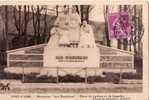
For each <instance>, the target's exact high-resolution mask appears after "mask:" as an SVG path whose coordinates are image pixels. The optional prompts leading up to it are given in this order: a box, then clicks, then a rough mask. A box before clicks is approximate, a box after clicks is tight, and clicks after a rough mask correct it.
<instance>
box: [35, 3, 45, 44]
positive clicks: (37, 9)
mask: <svg viewBox="0 0 149 100" xmlns="http://www.w3.org/2000/svg"><path fill="white" fill-rule="evenodd" d="M42 10H43V7H40V6H39V5H37V6H36V7H34V6H32V18H33V28H34V43H35V44H39V43H40V28H41V22H40V21H41V11H42Z"/></svg>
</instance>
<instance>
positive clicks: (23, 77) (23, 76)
mask: <svg viewBox="0 0 149 100" xmlns="http://www.w3.org/2000/svg"><path fill="white" fill-rule="evenodd" d="M24 80H25V75H24V67H23V68H22V83H24Z"/></svg>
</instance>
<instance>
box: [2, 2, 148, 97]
mask: <svg viewBox="0 0 149 100" xmlns="http://www.w3.org/2000/svg"><path fill="white" fill-rule="evenodd" d="M144 31H145V28H144V23H143V5H142V4H140V5H139V4H135V5H129V4H128V5H123V4H122V5H120V4H119V5H114V4H113V5H108V4H107V5H0V93H18V94H20V93H143V73H144V71H143V68H144V65H143V60H144V59H143V45H144V42H143V41H144V40H143V36H144ZM109 100H110V99H109ZM127 100H128V99H127Z"/></svg>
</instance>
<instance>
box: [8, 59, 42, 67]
mask: <svg viewBox="0 0 149 100" xmlns="http://www.w3.org/2000/svg"><path fill="white" fill-rule="evenodd" d="M30 66H32V67H42V66H43V61H33V60H32V61H31V60H30V61H23V60H22V61H10V62H9V67H30Z"/></svg>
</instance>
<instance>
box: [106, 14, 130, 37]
mask: <svg viewBox="0 0 149 100" xmlns="http://www.w3.org/2000/svg"><path fill="white" fill-rule="evenodd" d="M107 21H108V31H109V39H114V38H115V39H125V38H128V37H129V36H130V31H131V29H130V25H129V16H128V13H127V12H118V13H110V14H108V16H107Z"/></svg>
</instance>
